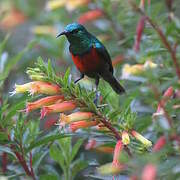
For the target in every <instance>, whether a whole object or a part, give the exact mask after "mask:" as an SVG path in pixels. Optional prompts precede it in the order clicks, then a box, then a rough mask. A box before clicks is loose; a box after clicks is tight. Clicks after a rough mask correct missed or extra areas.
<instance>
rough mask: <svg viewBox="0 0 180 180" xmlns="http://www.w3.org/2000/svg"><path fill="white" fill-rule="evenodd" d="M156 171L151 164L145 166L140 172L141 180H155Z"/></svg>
mask: <svg viewBox="0 0 180 180" xmlns="http://www.w3.org/2000/svg"><path fill="white" fill-rule="evenodd" d="M156 174H157V169H156V166H155V165H153V164H147V165H146V166H145V167H144V169H143V172H142V176H141V179H142V180H156Z"/></svg>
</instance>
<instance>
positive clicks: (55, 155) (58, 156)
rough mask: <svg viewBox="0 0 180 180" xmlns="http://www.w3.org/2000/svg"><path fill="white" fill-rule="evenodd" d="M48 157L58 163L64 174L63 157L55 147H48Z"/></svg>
mask: <svg viewBox="0 0 180 180" xmlns="http://www.w3.org/2000/svg"><path fill="white" fill-rule="evenodd" d="M49 153H50V157H51V158H52V159H53V160H54V161H56V162H58V163H59V165H60V166H61V168H62V169H63V171H64V172H65V169H66V165H65V157H64V156H63V154H62V152H61V151H60V150H59V149H58V147H57V146H56V145H52V146H51V147H50V151H49Z"/></svg>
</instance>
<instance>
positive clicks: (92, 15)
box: [78, 9, 103, 24]
mask: <svg viewBox="0 0 180 180" xmlns="http://www.w3.org/2000/svg"><path fill="white" fill-rule="evenodd" d="M101 16H103V12H102V10H100V9H94V10H91V11H88V12H86V13H84V14H82V15H81V16H80V17H79V19H78V22H79V23H80V24H84V23H86V22H89V21H93V20H95V19H97V18H99V17H101Z"/></svg>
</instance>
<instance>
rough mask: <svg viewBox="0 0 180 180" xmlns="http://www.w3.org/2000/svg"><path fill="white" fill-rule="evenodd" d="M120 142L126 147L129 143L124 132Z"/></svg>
mask: <svg viewBox="0 0 180 180" xmlns="http://www.w3.org/2000/svg"><path fill="white" fill-rule="evenodd" d="M122 142H123V144H124V145H128V144H129V143H130V138H129V134H128V133H127V132H126V131H123V132H122Z"/></svg>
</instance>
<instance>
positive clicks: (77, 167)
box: [71, 159, 88, 178]
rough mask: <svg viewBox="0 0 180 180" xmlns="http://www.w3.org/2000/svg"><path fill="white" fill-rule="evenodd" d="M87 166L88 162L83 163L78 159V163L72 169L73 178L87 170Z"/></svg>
mask: <svg viewBox="0 0 180 180" xmlns="http://www.w3.org/2000/svg"><path fill="white" fill-rule="evenodd" d="M87 166H88V163H87V162H86V161H83V160H81V159H78V160H77V161H75V162H74V163H73V165H72V168H71V177H72V178H74V177H75V176H76V175H77V173H79V172H80V171H81V170H83V169H85V168H86V167H87Z"/></svg>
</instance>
